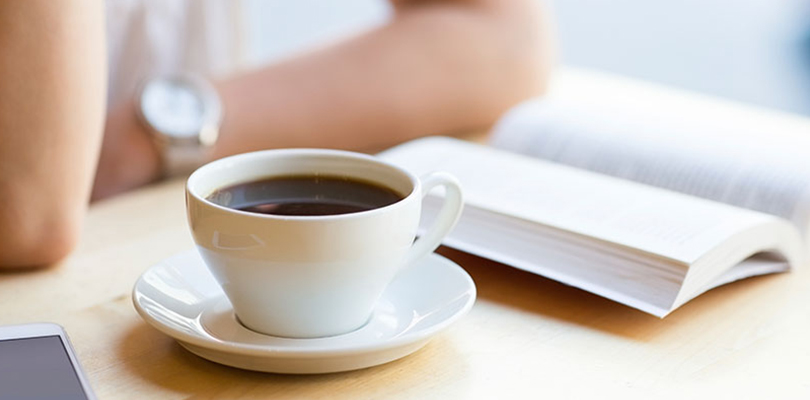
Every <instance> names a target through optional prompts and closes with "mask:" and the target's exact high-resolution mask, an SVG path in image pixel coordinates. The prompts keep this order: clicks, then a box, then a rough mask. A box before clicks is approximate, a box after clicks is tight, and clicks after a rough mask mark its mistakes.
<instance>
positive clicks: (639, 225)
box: [380, 138, 773, 265]
mask: <svg viewBox="0 0 810 400" xmlns="http://www.w3.org/2000/svg"><path fill="white" fill-rule="evenodd" d="M380 156H381V157H383V158H384V159H386V160H389V161H391V162H394V163H396V164H399V165H402V166H404V167H406V168H408V169H409V170H411V171H413V172H414V173H416V174H425V173H428V172H431V171H448V172H450V173H452V174H453V175H455V176H456V177H457V178H458V179H459V180H460V182H461V184H462V187H463V189H464V193H465V202H466V203H467V204H471V205H474V206H476V207H479V208H482V209H486V210H489V211H490V212H496V213H502V214H506V215H510V216H512V217H515V218H521V219H524V220H529V221H533V222H536V223H540V224H543V225H546V226H550V227H554V228H558V229H560V230H563V231H567V232H574V233H577V234H580V235H583V236H587V237H589V238H593V239H595V240H599V241H604V242H608V243H612V244H615V245H617V246H620V247H624V248H625V249H631V250H634V251H637V252H643V253H646V254H647V255H651V256H655V257H661V258H665V259H667V260H671V261H675V262H679V263H682V264H685V265H688V264H691V263H693V262H694V261H695V260H697V259H698V258H699V257H700V256H701V255H703V254H705V253H706V252H708V251H709V250H711V249H713V248H715V247H716V246H718V245H720V244H721V243H723V242H724V241H726V240H727V239H728V238H729V237H731V236H732V235H734V234H736V233H739V232H741V231H743V230H746V229H748V228H750V227H753V226H756V225H758V224H761V223H763V222H765V221H770V220H772V219H773V217H771V216H768V215H765V214H761V213H755V212H751V211H747V210H743V209H739V208H735V207H730V206H727V205H724V204H721V203H716V202H710V201H706V200H702V199H699V198H694V197H689V196H685V195H681V194H679V193H674V192H669V191H665V190H661V189H657V188H653V187H649V186H645V185H640V184H637V183H633V182H629V181H624V180H620V179H616V178H612V177H608V176H603V175H599V174H595V173H592V172H587V171H581V170H577V169H574V168H570V167H566V166H562V165H558V164H553V163H549V162H544V161H541V160H537V159H532V158H529V157H524V156H519V155H515V154H512V153H508V152H505V151H501V150H497V149H493V148H489V147H486V146H481V145H476V144H471V143H467V142H462V141H459V140H454V139H447V138H428V139H421V140H417V141H414V142H410V143H407V144H405V145H401V146H398V147H396V148H394V149H392V150H389V151H386V152H384V153H382V154H380Z"/></svg>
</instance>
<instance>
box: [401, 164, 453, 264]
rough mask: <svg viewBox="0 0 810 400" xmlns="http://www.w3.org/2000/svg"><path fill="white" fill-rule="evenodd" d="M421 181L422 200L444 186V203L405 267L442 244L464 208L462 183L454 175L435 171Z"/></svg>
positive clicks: (419, 240)
mask: <svg viewBox="0 0 810 400" xmlns="http://www.w3.org/2000/svg"><path fill="white" fill-rule="evenodd" d="M420 181H421V182H422V200H424V198H425V196H427V194H428V193H429V192H430V191H431V190H432V189H433V188H435V187H437V186H444V188H445V195H444V204H442V208H441V210H439V215H437V216H436V220H435V221H434V222H433V224H432V225H431V226H430V228H428V229H427V231H426V232H425V234H424V235H422V236H420V237H419V239H416V241H415V242H414V243H413V245H412V246H411V249H410V250H409V252H408V254H407V255H406V256H405V262H404V264H403V269H404V268H408V267H409V266H412V265H414V264H415V263H416V262H418V261H419V260H421V259H422V258H423V257H425V256H427V255H428V254H430V253H432V252H433V251H434V250H436V249H437V248H438V247H439V245H441V244H442V239H444V237H445V236H447V234H448V233H450V231H451V230H452V229H453V227H455V226H456V222H458V218H459V217H460V216H461V211H462V209H463V208H464V197H463V196H462V194H461V185H460V184H459V182H458V179H456V178H455V177H454V176H453V175H450V174H448V173H446V172H434V173H431V174H429V175H427V176H423V177H422V178H421V179H420Z"/></svg>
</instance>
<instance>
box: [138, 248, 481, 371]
mask: <svg viewBox="0 0 810 400" xmlns="http://www.w3.org/2000/svg"><path fill="white" fill-rule="evenodd" d="M475 295H476V292H475V284H474V283H473V281H472V279H471V278H470V276H469V275H468V274H467V272H466V271H464V270H463V269H462V268H461V267H459V266H458V265H457V264H455V263H454V262H452V261H450V260H448V259H446V258H444V257H442V256H440V255H437V254H431V255H429V256H428V257H426V258H425V259H424V260H423V261H421V262H420V263H419V265H416V266H414V267H413V268H410V269H409V270H407V271H405V272H403V273H402V275H400V276H399V277H398V278H397V279H396V280H395V281H394V282H392V283H391V284H390V285H389V287H388V288H387V289H386V291H385V293H384V294H383V296H382V298H381V299H380V301H379V302H378V304H377V306H376V308H375V311H374V314H373V315H372V317H371V319H370V320H369V322H368V323H367V324H366V325H365V326H363V327H362V328H360V329H358V330H356V331H354V332H350V333H347V334H344V335H338V336H331V337H327V338H317V339H289V338H280V337H274V336H268V335H262V334H259V333H256V332H254V331H251V330H249V329H247V328H245V327H243V326H242V324H240V323H239V322H238V321H237V320H236V317H235V315H234V313H233V309H232V308H231V303H230V302H229V301H228V299H227V298H226V297H225V294H224V293H223V292H222V289H221V288H220V287H219V285H218V284H217V283H216V281H215V280H214V278H213V277H212V276H211V274H210V273H209V272H208V269H207V268H206V267H205V265H204V264H203V261H202V259H201V258H200V256H199V255H198V254H197V251H196V250H192V251H187V252H184V253H180V254H178V255H176V256H174V257H171V258H169V259H166V260H163V261H162V262H160V263H159V264H157V265H154V266H152V267H151V268H149V269H148V270H147V271H146V272H144V273H143V275H141V277H140V279H138V282H136V283H135V288H134V289H133V291H132V299H133V302H134V303H135V308H136V309H137V310H138V313H139V314H140V315H141V317H143V319H144V320H146V322H147V323H149V324H150V325H152V326H153V327H155V328H157V329H158V330H160V331H161V332H163V333H165V334H167V335H169V336H171V337H173V338H175V339H177V341H178V342H180V344H181V345H182V346H183V347H185V348H186V349H188V350H189V351H191V352H192V353H194V354H197V355H198V356H200V357H203V358H207V359H209V360H211V361H214V362H217V363H221V364H225V365H230V366H233V367H237V368H244V369H250V370H255V371H265V372H279V373H326V372H338V371H348V370H353V369H360V368H366V367H371V366H374V365H379V364H383V363H386V362H389V361H393V360H396V359H398V358H401V357H404V356H406V355H408V354H411V353H413V352H414V351H416V350H419V349H420V348H421V347H422V346H424V345H425V344H426V343H427V342H428V341H429V340H430V339H431V338H432V337H433V336H434V335H436V334H437V333H438V332H440V331H441V330H443V329H444V328H447V327H448V326H449V325H450V324H452V323H453V322H454V321H456V320H457V319H458V318H459V317H461V316H462V315H464V314H465V313H467V311H469V310H470V308H471V307H472V305H473V302H475Z"/></svg>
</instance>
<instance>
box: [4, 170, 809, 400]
mask: <svg viewBox="0 0 810 400" xmlns="http://www.w3.org/2000/svg"><path fill="white" fill-rule="evenodd" d="M191 247H192V241H191V238H190V236H189V233H188V229H187V227H186V220H185V211H184V203H183V185H182V182H179V181H175V182H169V183H165V184H161V185H158V186H154V187H150V188H146V189H142V190H139V191H136V192H133V193H131V194H127V195H124V196H122V197H119V198H115V199H112V200H109V201H105V202H101V203H97V204H95V205H93V207H92V208H91V210H90V213H89V217H88V219H87V221H86V226H85V228H84V232H83V238H82V242H81V244H80V247H79V249H78V250H77V251H76V252H75V254H74V255H72V256H71V257H70V258H69V259H68V260H66V261H65V262H64V263H62V264H61V265H59V266H56V267H54V268H51V269H43V270H39V271H33V272H22V273H21V272H3V273H0V324H18V323H26V322H36V321H50V322H56V323H59V324H61V325H63V326H64V327H65V328H66V329H67V331H68V334H69V335H70V337H71V339H72V340H73V343H74V346H75V347H76V351H77V353H78V356H79V358H80V360H81V362H82V363H83V365H84V367H85V369H86V371H87V372H88V374H89V376H90V380H91V382H92V385H93V387H94V388H95V390H96V392H97V394H98V396H99V397H100V398H101V399H192V398H193V399H199V398H205V399H208V398H211V399H236V398H330V399H331V398H346V399H358V398H360V399H362V398H404V399H430V398H438V399H453V398H461V399H468V398H474V399H478V398H480V399H493V398H501V399H511V398H564V397H574V398H585V397H588V398H597V397H598V398H626V397H628V396H630V397H643V398H647V397H649V396H651V395H655V396H657V397H665V398H667V397H677V398H690V397H696V396H699V397H717V398H769V399H771V398H774V399H775V398H808V397H810V272H808V270H807V269H800V270H797V271H795V272H793V273H789V274H783V275H773V276H766V277H761V278H754V279H749V280H746V281H743V282H738V283H735V284H732V285H729V286H726V287H721V288H719V289H716V290H713V291H711V292H709V293H707V294H705V295H703V296H701V297H699V298H698V299H696V300H694V301H692V302H690V303H689V304H687V305H686V306H684V307H683V308H681V309H679V310H677V311H676V312H675V313H673V314H672V315H670V316H669V317H667V318H666V319H664V320H659V319H657V318H654V317H651V316H649V315H646V314H643V313H641V312H638V311H635V310H633V309H630V308H627V307H625V306H622V305H619V304H616V303H613V302H610V301H608V300H605V299H602V298H600V297H597V296H594V295H591V294H589V293H586V292H583V291H580V290H577V289H574V288H570V287H566V286H564V285H561V284H559V283H556V282H554V281H551V280H548V279H545V278H542V277H539V276H535V275H532V274H529V273H526V272H521V271H518V270H516V269H513V268H510V267H507V266H504V265H500V264H497V263H494V262H491V261H488V260H484V259H480V258H477V257H474V256H470V255H467V254H463V253H459V252H455V251H452V250H448V249H443V250H442V253H443V254H445V255H446V256H448V257H450V258H452V259H453V260H455V261H457V262H458V263H459V264H460V265H461V266H463V267H464V268H466V269H467V271H469V273H470V274H471V275H472V277H473V279H474V280H475V282H476V284H477V286H478V291H479V299H478V301H477V303H476V305H475V306H474V308H473V309H472V311H471V312H470V314H469V315H467V316H466V317H465V318H464V319H462V320H461V321H460V322H459V323H458V324H456V325H454V326H452V327H451V328H450V329H449V330H447V331H445V332H444V333H442V334H441V335H439V336H438V337H436V338H435V339H434V340H433V341H432V342H430V343H429V344H428V345H427V346H426V347H425V348H424V349H422V350H420V351H419V352H417V353H415V354H413V355H411V356H409V357H406V358H404V359H402V360H399V361H395V362H392V363H389V364H386V365H382V366H379V367H375V368H370V369H365V370H360V371H354V372H346V373H338V374H328V375H316V376H287V375H273V374H263V373H256V372H249V371H242V370H238V369H234V368H229V367H225V366H221V365H218V364H215V363H212V362H209V361H206V360H204V359H201V358H198V357H196V356H194V355H192V354H190V353H188V352H187V351H185V350H184V349H182V348H181V347H180V346H179V345H178V344H177V343H175V341H174V340H172V339H171V338H169V337H167V336H165V335H163V334H161V333H159V332H158V331H157V330H155V329H153V328H152V327H150V326H148V325H147V324H146V323H144V322H143V321H142V320H141V318H140V317H139V316H138V315H137V313H136V312H135V310H134V308H133V306H132V301H131V299H130V291H131V290H132V285H133V284H134V283H135V280H136V279H137V278H138V276H139V275H140V274H141V273H142V272H143V271H144V270H146V269H147V268H149V267H150V266H151V265H153V264H154V263H156V262H158V261H160V260H161V259H163V258H165V257H168V256H170V255H172V254H175V253H177V252H180V251H183V250H186V249H189V248H191ZM732 396H733V397H732Z"/></svg>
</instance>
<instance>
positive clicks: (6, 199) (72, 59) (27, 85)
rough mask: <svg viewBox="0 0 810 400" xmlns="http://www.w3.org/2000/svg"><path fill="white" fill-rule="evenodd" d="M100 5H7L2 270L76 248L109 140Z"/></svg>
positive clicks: (30, 0) (0, 30)
mask: <svg viewBox="0 0 810 400" xmlns="http://www.w3.org/2000/svg"><path fill="white" fill-rule="evenodd" d="M103 6H104V3H103V1H102V0H59V1H51V0H17V1H2V2H0V267H27V266H38V265H47V264H51V263H54V262H56V261H58V260H60V259H61V258H63V257H64V256H65V255H66V254H67V253H68V252H69V251H70V250H71V249H72V248H73V247H74V245H75V243H76V240H77V237H78V235H79V230H80V227H81V221H82V218H83V217H84V213H85V210H86V208H87V202H88V199H89V194H90V188H91V184H92V182H93V173H94V168H95V164H96V159H97V156H98V149H99V145H100V141H101V135H102V132H103V129H102V128H103V121H104V109H105V96H106V93H105V89H106V80H107V75H106V57H105V52H106V49H105V45H104V44H105V41H104V20H103V18H104V16H103Z"/></svg>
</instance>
